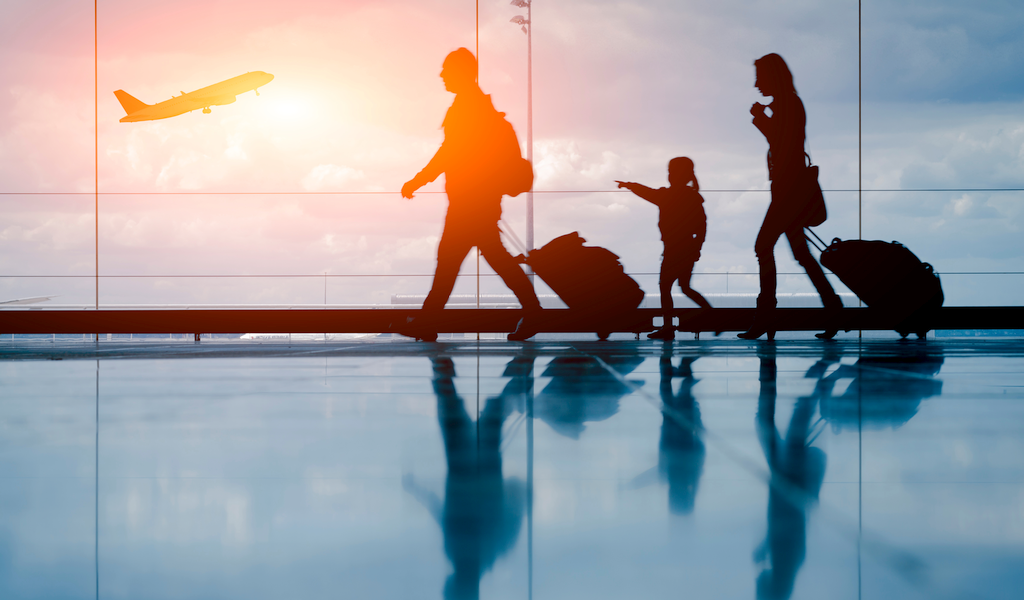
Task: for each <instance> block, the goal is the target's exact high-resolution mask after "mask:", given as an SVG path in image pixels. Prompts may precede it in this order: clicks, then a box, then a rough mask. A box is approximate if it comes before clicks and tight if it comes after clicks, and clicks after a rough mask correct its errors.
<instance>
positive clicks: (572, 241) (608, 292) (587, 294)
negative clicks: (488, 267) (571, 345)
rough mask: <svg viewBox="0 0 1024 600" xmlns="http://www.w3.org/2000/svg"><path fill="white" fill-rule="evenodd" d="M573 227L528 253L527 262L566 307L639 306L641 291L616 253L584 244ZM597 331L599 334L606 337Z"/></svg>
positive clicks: (617, 308) (606, 309)
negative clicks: (571, 230) (566, 232)
mask: <svg viewBox="0 0 1024 600" xmlns="http://www.w3.org/2000/svg"><path fill="white" fill-rule="evenodd" d="M585 241H586V240H584V239H583V238H581V237H580V235H579V234H578V233H576V232H575V231H574V232H572V233H569V234H566V235H563V236H560V237H557V238H555V239H553V240H551V241H550V242H548V243H547V244H545V245H544V246H543V247H542V248H538V249H536V250H534V251H533V252H531V253H530V256H529V258H527V260H526V263H527V264H528V265H530V268H532V269H533V271H534V273H536V274H537V275H539V276H540V278H541V279H543V280H544V283H546V284H548V286H549V287H551V289H552V290H553V291H554V292H555V293H556V294H558V297H559V298H561V299H562V300H563V301H564V302H565V303H566V304H567V305H568V306H569V308H574V309H580V310H582V311H586V312H587V313H588V314H589V313H593V314H601V313H614V312H616V311H622V310H632V309H635V308H636V307H638V306H640V303H641V302H642V301H643V299H644V292H643V290H641V289H640V286H639V285H638V284H637V282H636V281H635V280H634V279H633V278H632V277H630V276H629V275H626V272H625V271H624V270H623V269H622V264H621V263H620V262H619V257H618V256H617V255H616V254H615V253H613V252H611V251H610V250H607V249H605V248H600V247H597V246H584V245H583V242H585ZM603 334H604V332H600V331H599V332H598V336H599V337H602V338H604V337H607V335H603Z"/></svg>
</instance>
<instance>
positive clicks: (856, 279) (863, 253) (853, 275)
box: [812, 232, 944, 338]
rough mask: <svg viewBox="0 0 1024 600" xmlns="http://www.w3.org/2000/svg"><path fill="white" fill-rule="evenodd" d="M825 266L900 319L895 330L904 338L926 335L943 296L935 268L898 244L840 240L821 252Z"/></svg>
mask: <svg viewBox="0 0 1024 600" xmlns="http://www.w3.org/2000/svg"><path fill="white" fill-rule="evenodd" d="M812 234H813V232H812ZM815 237H817V235H815ZM818 241H821V240H820V238H818ZM821 265H822V266H823V267H825V268H826V269H828V270H830V271H832V272H833V273H835V274H836V276H837V277H839V279H840V280H841V281H842V282H843V283H845V284H846V287H848V288H850V290H851V291H853V293H855V294H857V297H858V298H860V299H861V300H863V301H864V304H867V305H868V306H869V307H870V308H873V309H877V310H880V311H883V312H884V313H885V315H886V318H887V319H891V320H892V321H893V322H895V323H897V325H896V327H895V329H896V331H897V332H898V333H899V334H900V335H901V336H903V337H907V335H908V334H910V333H916V334H917V335H918V337H922V338H923V337H924V336H925V334H927V333H928V331H929V330H930V329H931V324H930V323H931V319H932V317H933V315H934V313H935V311H936V310H937V309H938V308H939V307H941V306H942V301H943V300H944V297H943V294H942V282H941V281H940V280H939V276H938V274H936V273H935V271H934V270H933V269H932V266H931V265H930V264H928V263H924V262H921V260H920V259H919V258H917V256H915V255H914V253H913V252H911V251H910V250H908V249H907V248H906V247H905V246H904V245H903V244H901V243H899V242H882V241H877V240H846V241H843V240H840V239H839V238H835V239H833V240H832V243H831V244H829V246H828V247H827V248H825V249H824V250H822V252H821Z"/></svg>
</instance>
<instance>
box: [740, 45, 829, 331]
mask: <svg viewBox="0 0 1024 600" xmlns="http://www.w3.org/2000/svg"><path fill="white" fill-rule="evenodd" d="M754 69H755V81H754V87H756V88H757V89H758V91H760V92H761V95H763V96H771V97H772V103H771V104H769V105H768V106H765V105H763V104H761V103H759V102H755V103H754V105H753V106H752V107H750V114H752V115H754V125H755V126H756V127H757V128H758V129H759V130H760V131H761V133H762V134H764V137H765V138H766V139H767V140H768V179H770V180H771V182H772V188H771V189H772V201H771V204H770V205H769V206H768V214H766V215H765V217H764V223H762V224H761V231H760V232H758V234H757V241H755V242H754V253H755V254H756V255H757V263H758V265H759V268H760V271H761V293H760V294H758V296H757V312H756V313H755V314H754V323H753V324H752V325H751V326H750V329H748V330H747V331H745V332H743V333H741V334H739V336H740V337H741V338H743V339H747V340H753V339H757V338H759V337H761V336H762V335H764V334H765V333H767V334H768V339H773V338H774V337H775V323H774V321H775V319H774V314H775V305H776V299H775V286H776V281H775V273H776V271H775V244H776V242H778V241H779V237H781V236H782V234H786V238H787V239H788V240H789V246H790V248H792V249H793V257H794V258H795V259H796V260H797V262H799V263H800V265H801V266H802V267H803V268H804V270H805V271H807V275H808V277H810V278H811V283H812V284H814V289H816V290H817V291H818V295H820V296H821V302H822V304H823V305H824V306H825V308H826V309H828V310H830V311H835V310H838V309H840V308H842V306H843V302H842V300H840V299H839V296H838V295H837V294H836V292H835V290H833V289H832V285H831V284H829V282H828V279H826V278H825V273H824V272H823V271H822V270H821V266H820V265H818V261H816V260H814V257H813V256H811V251H810V249H809V248H808V247H807V238H805V237H804V231H803V229H804V223H803V218H802V215H801V211H802V209H803V208H804V205H805V204H806V202H805V198H803V197H802V196H803V190H802V189H801V187H802V186H801V185H800V184H801V180H802V178H803V177H802V176H803V175H804V173H805V170H806V169H807V164H806V163H805V162H804V158H805V156H806V155H805V154H804V140H805V138H806V131H805V127H806V125H807V113H806V112H804V103H803V102H801V101H800V97H799V96H797V94H796V88H795V87H794V86H793V74H792V73H791V72H790V71H789V67H788V66H787V65H786V61H784V60H783V59H782V57H781V56H779V55H778V54H767V55H765V56H762V57H761V58H759V59H757V60H755V61H754ZM765 108H769V109H771V112H772V114H771V116H770V117H769V116H768V115H766V114H765ZM835 335H836V331H835V330H832V329H830V330H828V331H826V332H824V333H819V334H817V336H818V337H819V338H822V339H830V338H832V337H834V336H835Z"/></svg>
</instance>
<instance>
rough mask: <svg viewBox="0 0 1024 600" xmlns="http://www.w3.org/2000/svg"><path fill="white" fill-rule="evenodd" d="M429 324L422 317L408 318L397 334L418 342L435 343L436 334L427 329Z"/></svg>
mask: <svg viewBox="0 0 1024 600" xmlns="http://www.w3.org/2000/svg"><path fill="white" fill-rule="evenodd" d="M428 327H429V323H427V319H425V318H424V317H410V318H409V319H407V320H406V322H405V326H403V327H402V328H401V330H400V331H399V333H401V334H402V335H404V336H408V337H411V338H415V339H416V341H418V342H436V341H437V332H436V331H432V330H430V329H428Z"/></svg>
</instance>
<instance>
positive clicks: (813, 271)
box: [786, 227, 843, 308]
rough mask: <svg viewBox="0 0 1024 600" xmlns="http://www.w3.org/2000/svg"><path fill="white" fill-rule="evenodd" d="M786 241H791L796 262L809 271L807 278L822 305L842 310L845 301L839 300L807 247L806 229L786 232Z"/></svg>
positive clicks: (790, 245) (792, 229)
mask: <svg viewBox="0 0 1024 600" xmlns="http://www.w3.org/2000/svg"><path fill="white" fill-rule="evenodd" d="M786 239H788V240H789V247H790V248H792V249H793V258H795V259H796V262H798V263H800V266H801V267H803V268H804V271H807V276H808V277H810V278H811V283H812V284H813V285H814V289H815V290H817V292H818V295H819V296H821V303H822V305H823V306H824V307H825V308H842V306H843V301H842V300H840V299H839V295H838V294H836V291H835V290H834V289H832V284H831V283H829V281H828V278H827V277H825V272H824V271H822V270H821V265H819V264H818V261H816V260H814V256H812V255H811V250H810V248H809V247H808V246H807V237H806V236H805V235H804V228H803V227H800V228H799V229H796V228H791V229H790V230H789V231H787V232H786Z"/></svg>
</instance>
